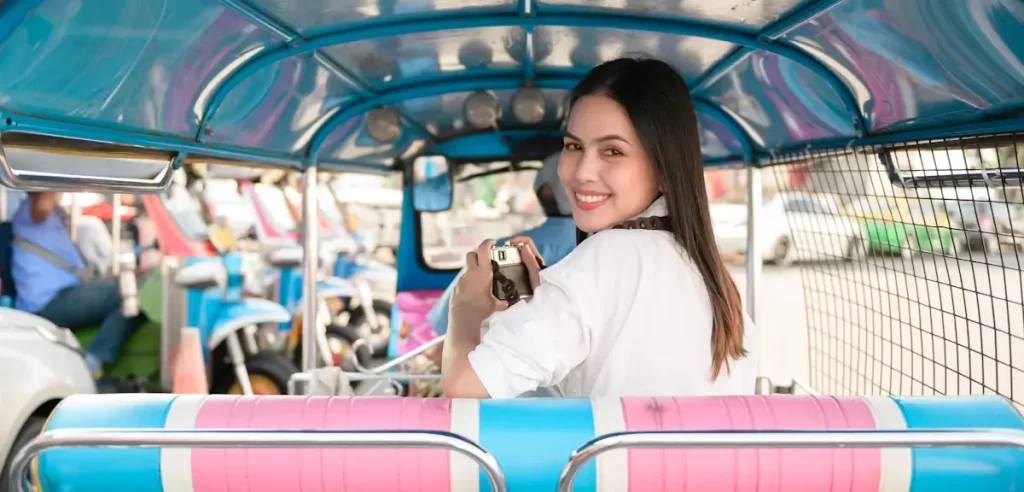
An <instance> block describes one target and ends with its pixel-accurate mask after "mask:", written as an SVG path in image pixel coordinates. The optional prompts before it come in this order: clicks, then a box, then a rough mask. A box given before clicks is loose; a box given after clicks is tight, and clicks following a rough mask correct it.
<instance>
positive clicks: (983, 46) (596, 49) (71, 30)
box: [0, 0, 1024, 169]
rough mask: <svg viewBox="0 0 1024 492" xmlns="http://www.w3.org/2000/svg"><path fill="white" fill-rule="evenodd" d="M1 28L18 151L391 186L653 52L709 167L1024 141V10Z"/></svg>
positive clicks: (226, 7)
mask: <svg viewBox="0 0 1024 492" xmlns="http://www.w3.org/2000/svg"><path fill="white" fill-rule="evenodd" d="M0 14H2V17H0V73H3V74H4V75H3V77H0V113H2V117H0V131H5V132H6V131H20V132H34V133H42V134H50V135H61V136H67V137H72V138H83V139H93V140H102V141H109V142H114V143H123V144H131V145H142V146H146V147H153V148H158V149H163V150H170V151H178V152H188V153H190V154H191V155H193V156H196V155H200V156H210V157H220V158H227V159H242V160H250V161H259V162H265V163H270V164H277V165H282V166H288V167H302V166H303V165H304V164H306V163H308V162H310V161H311V160H312V159H314V158H317V157H318V158H319V159H320V162H322V163H324V164H325V165H326V166H328V167H331V166H334V167H338V168H342V167H343V168H361V169H386V168H388V167H390V166H392V165H393V164H394V163H395V162H396V159H397V158H400V157H402V156H403V155H405V156H406V157H408V156H410V155H412V154H415V153H420V152H430V151H431V149H432V148H433V149H441V150H445V149H447V150H449V151H450V150H451V149H455V148H459V149H461V151H465V147H464V146H458V145H456V143H457V142H470V143H469V144H467V145H490V146H495V145H498V146H500V145H508V144H509V142H514V141H515V139H517V138H523V137H526V136H529V135H530V134H531V133H534V132H536V131H553V130H557V129H558V128H559V125H560V120H561V118H562V117H563V115H562V112H563V104H562V103H563V100H564V98H565V95H566V94H567V91H568V90H569V89H571V88H572V86H573V85H574V84H575V82H576V81H577V80H578V79H579V78H580V77H581V75H582V74H584V73H586V71H587V70H588V69H589V68H590V67H591V66H593V65H594V64H596V63H600V62H602V61H604V60H608V59H611V58H614V57H616V56H618V55H622V54H627V53H631V52H643V53H647V54H650V55H653V56H656V57H658V58H661V59H664V60H666V61H669V62H671V63H672V64H674V65H675V66H676V67H677V68H678V70H679V71H680V73H682V74H683V75H684V76H685V77H686V79H687V81H688V82H689V84H690V86H691V88H692V90H693V94H694V96H695V97H696V102H697V107H698V110H699V113H700V114H699V116H700V118H699V121H700V124H701V126H702V142H703V146H704V153H705V156H706V159H707V162H708V163H709V164H713V163H720V162H736V161H744V160H746V161H747V162H754V161H756V159H757V158H759V157H760V156H764V155H768V154H769V153H770V152H772V151H780V150H790V149H800V148H808V147H845V146H847V145H849V144H851V143H869V142H875V141H883V140H884V139H886V138H891V139H900V138H906V137H910V136H913V137H914V138H921V137H928V136H940V135H944V134H948V133H951V132H953V131H954V130H953V128H954V127H956V126H962V125H966V124H972V123H973V124H975V129H977V128H981V127H979V126H978V125H982V126H983V127H984V128H986V129H997V128H999V126H993V125H1002V126H1003V127H1007V126H1011V127H1013V128H1018V129H1019V128H1022V125H1021V120H1020V119H1013V118H1019V117H1020V111H1021V108H1022V107H1024V28H1022V25H1024V2H1021V1H1020V0H970V1H968V0H950V1H935V0H845V1H844V0H817V1H816V0H804V1H800V0H761V1H757V0H707V1H694V0H687V1H680V0H660V1H659V0H518V1H517V0H377V1H373V0H221V1H214V0H104V1H86V0H5V1H3V0H0ZM527 84H529V85H532V86H533V87H537V88H540V89H542V90H543V92H544V95H545V97H546V99H547V106H548V109H547V112H546V117H545V118H544V120H543V121H542V122H541V123H539V124H536V125H531V126H530V127H529V128H527V127H525V126H524V125H522V124H519V123H517V121H516V119H515V118H513V117H512V115H511V113H512V112H511V111H510V110H509V108H508V105H509V101H510V99H511V96H512V94H513V93H514V92H515V91H516V90H517V89H519V88H520V87H522V86H524V85H527ZM480 90H490V91H493V92H494V94H495V95H497V96H498V98H499V100H500V101H501V104H502V105H503V106H504V108H505V111H504V114H503V116H502V118H501V120H500V122H499V132H500V133H499V134H498V135H497V136H495V135H493V133H494V131H493V130H491V131H490V133H492V135H489V136H488V135H483V136H482V135H480V133H481V132H480V131H474V130H470V129H469V126H468V125H467V124H466V123H465V122H464V121H463V103H464V101H465V99H466V97H467V96H468V95H469V94H471V93H472V92H474V91H480ZM384 105H390V106H393V107H394V108H396V109H397V110H398V111H399V114H400V115H401V121H402V124H403V131H402V133H401V136H400V137H399V138H398V139H397V141H395V142H393V143H389V144H382V143H379V142H377V141H375V140H373V139H371V138H370V137H369V136H368V134H367V132H366V128H365V125H364V120H365V117H366V113H367V111H368V110H370V109H372V108H375V107H379V106H384ZM992 121H997V123H996V124H993V123H991V122H992ZM979 122H984V123H979ZM932 129H938V130H937V131H935V132H933V131H932ZM524 130H526V131H524ZM907 132H911V133H907ZM485 133H487V132H485ZM879 135H886V137H881V138H878V137H877V136H879ZM465 138H470V140H460V139H465ZM474 139H475V140H474ZM453 142H456V143H453ZM474 142H475V143H474Z"/></svg>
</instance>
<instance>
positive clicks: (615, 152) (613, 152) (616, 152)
mask: <svg viewBox="0 0 1024 492" xmlns="http://www.w3.org/2000/svg"><path fill="white" fill-rule="evenodd" d="M604 155H606V156H609V157H617V156H620V155H622V152H619V149H605V151H604Z"/></svg>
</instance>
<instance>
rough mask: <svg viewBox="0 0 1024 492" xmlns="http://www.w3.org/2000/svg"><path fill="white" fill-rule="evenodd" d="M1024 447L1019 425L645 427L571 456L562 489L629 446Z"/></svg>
mask: <svg viewBox="0 0 1024 492" xmlns="http://www.w3.org/2000/svg"><path fill="white" fill-rule="evenodd" d="M911 446H919V447H943V446H977V447H1016V448H1024V431H1022V430H1017V429H956V430H933V429H908V430H898V431H897V430H836V431H763V430H762V431H644V432H616V433H612V434H605V435H603V436H598V437H596V438H594V439H593V440H591V441H590V442H588V443H586V444H584V445H583V446H581V447H580V448H579V449H577V450H576V451H573V453H572V456H570V457H569V462H568V463H566V465H565V467H564V468H563V469H562V473H561V475H559V477H558V488H557V490H558V492H571V491H572V485H573V481H575V479H576V475H577V474H578V473H579V471H580V469H581V468H583V465H585V464H587V462H589V461H590V460H592V459H594V458H595V457H596V456H597V455H599V454H601V453H604V452H606V451H612V450H615V449H624V448H648V449H650V448H658V449H675V448H828V447H841V448H897V447H911Z"/></svg>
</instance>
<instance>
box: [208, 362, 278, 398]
mask: <svg viewBox="0 0 1024 492" xmlns="http://www.w3.org/2000/svg"><path fill="white" fill-rule="evenodd" d="M245 368H246V370H248V371H249V384H250V385H252V392H253V393H254V394H257V395H287V394H288V380H289V379H291V377H292V374H295V373H296V372H298V369H296V368H295V365H294V364H292V362H291V361H290V360H288V358H287V357H284V356H283V355H279V354H268V353H263V354H256V355H252V354H250V355H248V356H247V359H246V361H245ZM210 393H211V394H228V395H241V394H242V385H241V384H239V383H238V381H237V379H236V378H235V371H233V370H232V369H231V366H230V365H228V364H225V365H224V366H223V367H221V369H220V370H219V371H217V373H216V374H214V375H213V385H212V386H211V388H210Z"/></svg>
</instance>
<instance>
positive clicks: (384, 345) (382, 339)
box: [348, 300, 391, 357]
mask: <svg viewBox="0 0 1024 492" xmlns="http://www.w3.org/2000/svg"><path fill="white" fill-rule="evenodd" d="M373 312H374V313H376V314H377V320H378V321H380V322H382V323H383V324H384V326H382V327H381V333H380V335H379V336H375V337H374V338H375V340H374V342H373V343H371V344H370V345H371V346H372V347H373V353H374V354H375V355H376V356H377V357H380V356H383V355H384V354H386V353H387V351H388V342H389V338H390V336H391V303H390V302H387V301H378V300H375V301H373ZM350 313H351V316H350V317H349V319H348V328H351V329H352V333H353V334H354V335H355V336H356V337H357V338H361V337H364V336H366V335H368V334H370V333H371V329H370V326H369V324H368V322H367V320H366V316H365V315H364V314H363V308H362V306H360V307H357V308H354V309H352V311H350Z"/></svg>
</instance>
